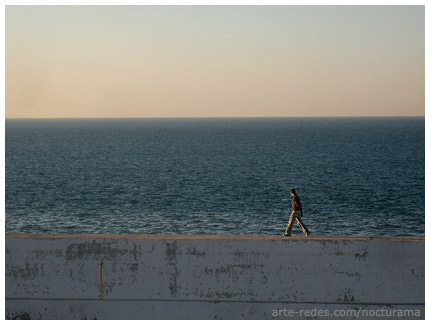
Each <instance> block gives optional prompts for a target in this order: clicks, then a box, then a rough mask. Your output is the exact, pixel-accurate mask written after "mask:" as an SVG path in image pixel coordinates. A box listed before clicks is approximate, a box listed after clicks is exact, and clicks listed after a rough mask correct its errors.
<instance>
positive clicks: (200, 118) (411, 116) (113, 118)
mask: <svg viewBox="0 0 431 326" xmlns="http://www.w3.org/2000/svg"><path fill="white" fill-rule="evenodd" d="M374 118H375V119H385V118H388V119H390V118H425V115H382V116H380V115H376V116H371V115H368V116H342V115H339V116H267V117H264V116H250V117H246V116H238V117H222V116H220V117H209V116H208V117H198V116H196V117H195V116H190V117H46V118H41V117H28V118H4V120H5V121H7V120H239V119H242V120H246V119H250V120H259V119H262V120H264V119H374Z"/></svg>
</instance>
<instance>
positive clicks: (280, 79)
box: [5, 6, 425, 118]
mask: <svg viewBox="0 0 431 326" xmlns="http://www.w3.org/2000/svg"><path fill="white" fill-rule="evenodd" d="M5 9H6V10H5V16H6V22H5V23H6V24H5V25H6V33H5V52H6V53H5V54H6V66H5V75H6V92H5V94H6V101H5V117H6V118H164V117H166V118H168V117H174V118H181V117H184V118H187V117H205V118H211V117H326V116H335V117H337V116H339V117H342V116H424V115H425V6H6V7H5Z"/></svg>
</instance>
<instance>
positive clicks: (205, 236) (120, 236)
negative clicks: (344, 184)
mask: <svg viewBox="0 0 431 326" xmlns="http://www.w3.org/2000/svg"><path fill="white" fill-rule="evenodd" d="M6 238H32V239H60V238H111V239H160V240H280V241H289V240H306V241H312V240H319V241H321V240H349V241H352V240H390V241H425V237H419V236H410V237H389V236H360V235H358V236H354V235H322V236H319V235H310V236H308V237H304V236H302V235H301V236H291V237H283V236H281V235H228V234H183V235H182V234H35V233H6Z"/></svg>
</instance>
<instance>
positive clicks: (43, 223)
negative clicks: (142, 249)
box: [5, 118, 425, 236]
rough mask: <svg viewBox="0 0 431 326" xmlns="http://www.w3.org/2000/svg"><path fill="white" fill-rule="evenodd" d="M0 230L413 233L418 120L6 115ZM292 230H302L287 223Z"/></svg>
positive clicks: (421, 145)
mask: <svg viewBox="0 0 431 326" xmlns="http://www.w3.org/2000/svg"><path fill="white" fill-rule="evenodd" d="M5 159H6V232H24V233H147V234H264V235H270V234H282V233H283V231H284V228H285V226H286V224H287V221H288V218H289V215H290V210H291V197H290V195H289V189H290V188H292V187H295V188H296V189H297V191H298V194H299V195H300V197H301V200H302V203H303V206H304V219H303V221H304V222H305V223H306V225H307V226H308V227H309V229H310V230H311V232H312V233H313V234H315V235H329V234H336V235H388V236H407V235H424V232H425V230H424V223H425V119H424V118H277V119H275V118H274V119H111V120H109V119H90V120H9V119H8V120H6V157H5ZM293 234H301V231H300V229H299V227H298V226H297V225H295V226H294V230H293Z"/></svg>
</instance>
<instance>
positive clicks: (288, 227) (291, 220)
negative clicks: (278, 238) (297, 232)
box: [284, 212, 295, 235]
mask: <svg viewBox="0 0 431 326" xmlns="http://www.w3.org/2000/svg"><path fill="white" fill-rule="evenodd" d="M294 215H295V212H292V214H290V219H289V223H288V224H287V228H286V231H284V234H285V235H290V233H292V227H293V220H294V219H295V218H294Z"/></svg>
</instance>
